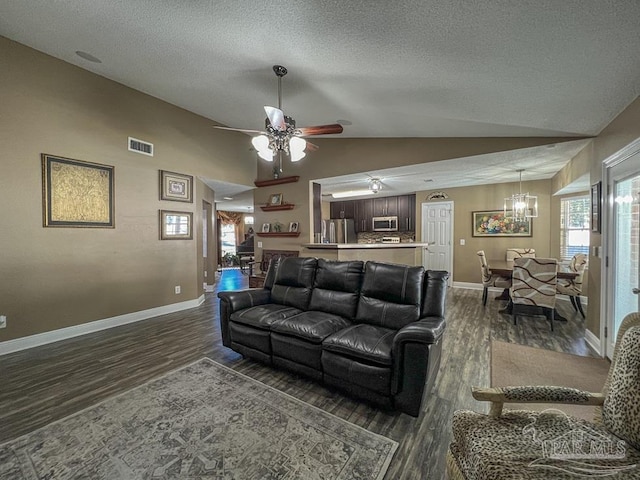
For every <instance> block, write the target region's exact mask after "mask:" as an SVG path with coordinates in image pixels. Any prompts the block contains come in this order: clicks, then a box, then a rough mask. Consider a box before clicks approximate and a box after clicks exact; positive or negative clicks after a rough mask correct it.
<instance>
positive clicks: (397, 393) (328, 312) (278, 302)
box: [218, 257, 449, 416]
mask: <svg viewBox="0 0 640 480" xmlns="http://www.w3.org/2000/svg"><path fill="white" fill-rule="evenodd" d="M448 276H449V274H448V273H447V272H443V271H426V272H425V270H424V268H422V267H409V266H406V265H395V264H387V263H380V262H366V263H364V262H361V261H349V262H338V261H327V260H323V259H316V258H309V257H299V258H281V259H278V260H274V261H272V262H271V264H270V265H269V268H268V270H267V274H266V278H265V283H264V288H261V289H248V290H242V291H233V292H220V293H218V297H219V299H220V323H221V330H222V343H223V344H224V345H225V346H227V347H229V348H232V349H233V350H235V351H237V352H239V353H241V354H242V355H244V356H247V357H251V358H253V359H256V360H259V361H261V362H264V363H267V364H270V365H275V366H277V367H282V368H285V369H288V370H291V371H293V372H296V373H300V374H303V375H305V376H307V377H311V378H313V379H315V380H318V381H322V382H324V383H326V384H328V385H331V386H334V387H337V388H339V389H341V390H344V391H346V392H348V393H349V394H351V395H353V396H356V397H358V398H361V399H365V400H367V401H369V402H372V403H374V404H376V405H379V406H382V407H385V408H392V409H396V410H400V411H402V412H405V413H408V414H409V415H413V416H418V415H419V414H420V406H421V403H422V398H423V394H424V392H428V391H429V390H430V389H431V387H432V385H433V383H434V381H435V378H436V374H437V371H438V368H439V365H440V356H441V351H442V334H443V332H444V329H445V319H444V314H445V297H446V291H447V278H448Z"/></svg>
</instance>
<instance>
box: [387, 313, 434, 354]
mask: <svg viewBox="0 0 640 480" xmlns="http://www.w3.org/2000/svg"><path fill="white" fill-rule="evenodd" d="M445 326H446V322H445V321H444V318H442V317H423V318H421V319H419V320H418V321H417V322H412V323H410V324H408V325H405V326H404V327H402V328H401V329H400V330H398V333H396V336H395V337H394V339H393V346H392V347H391V348H392V352H394V354H395V352H396V351H397V350H398V349H399V348H400V347H401V345H402V344H403V343H407V342H415V343H426V344H433V343H437V341H438V340H439V339H440V337H441V336H442V333H443V332H444V329H445Z"/></svg>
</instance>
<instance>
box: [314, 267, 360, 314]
mask: <svg viewBox="0 0 640 480" xmlns="http://www.w3.org/2000/svg"><path fill="white" fill-rule="evenodd" d="M363 266H364V262H361V261H359V260H358V261H353V262H335V261H328V260H324V259H322V258H321V259H319V260H318V269H317V270H316V279H315V282H314V285H313V292H312V293H311V303H310V304H309V309H310V310H319V311H321V312H327V313H335V314H336V315H340V316H341V317H344V318H348V319H350V320H352V319H353V318H354V317H355V314H356V307H357V306H358V298H359V294H360V287H361V286H362V274H363V272H362V267H363Z"/></svg>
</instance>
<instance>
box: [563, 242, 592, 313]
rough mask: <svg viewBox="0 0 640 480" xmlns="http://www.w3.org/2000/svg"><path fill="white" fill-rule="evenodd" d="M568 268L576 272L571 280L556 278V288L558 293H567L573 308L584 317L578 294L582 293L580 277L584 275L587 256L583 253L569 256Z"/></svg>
mask: <svg viewBox="0 0 640 480" xmlns="http://www.w3.org/2000/svg"><path fill="white" fill-rule="evenodd" d="M568 268H569V270H571V271H572V272H575V273H577V274H578V276H577V277H575V278H574V279H572V280H568V279H558V284H557V285H556V290H557V292H558V294H559V295H568V296H569V299H570V300H571V305H573V309H574V310H575V311H577V312H580V315H582V318H586V317H585V315H584V310H583V309H582V302H581V301H580V295H582V278H583V277H584V271H585V269H586V268H587V256H586V255H585V254H584V253H577V254H575V255H574V256H573V258H571V262H570V263H569V267H568Z"/></svg>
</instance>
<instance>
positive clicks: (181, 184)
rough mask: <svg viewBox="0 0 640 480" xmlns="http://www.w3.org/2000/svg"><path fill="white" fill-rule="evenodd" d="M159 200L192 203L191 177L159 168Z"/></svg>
mask: <svg viewBox="0 0 640 480" xmlns="http://www.w3.org/2000/svg"><path fill="white" fill-rule="evenodd" d="M160 200H171V201H173V202H188V203H193V177H192V176H191V175H183V174H182V173H176V172H169V171H167V170H160Z"/></svg>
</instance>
